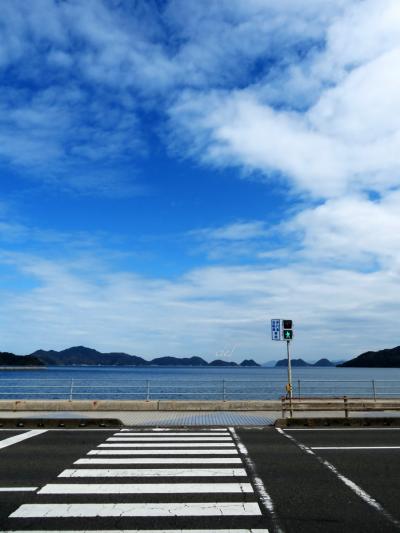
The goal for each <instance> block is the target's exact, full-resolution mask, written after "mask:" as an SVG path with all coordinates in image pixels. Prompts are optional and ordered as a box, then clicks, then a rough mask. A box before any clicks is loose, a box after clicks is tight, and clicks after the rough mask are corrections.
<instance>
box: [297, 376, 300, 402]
mask: <svg viewBox="0 0 400 533" xmlns="http://www.w3.org/2000/svg"><path fill="white" fill-rule="evenodd" d="M297 388H298V394H299V400H301V381H300V380H299V379H298V380H297Z"/></svg>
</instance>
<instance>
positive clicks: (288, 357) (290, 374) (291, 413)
mask: <svg viewBox="0 0 400 533" xmlns="http://www.w3.org/2000/svg"><path fill="white" fill-rule="evenodd" d="M286 349H287V373H288V396H289V407H290V416H291V417H293V410H292V399H293V389H292V363H291V362H290V341H286Z"/></svg>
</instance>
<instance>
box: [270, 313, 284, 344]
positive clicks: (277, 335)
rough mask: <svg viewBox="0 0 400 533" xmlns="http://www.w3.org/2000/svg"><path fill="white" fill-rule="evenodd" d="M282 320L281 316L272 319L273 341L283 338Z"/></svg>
mask: <svg viewBox="0 0 400 533" xmlns="http://www.w3.org/2000/svg"><path fill="white" fill-rule="evenodd" d="M281 322H282V320H281V319H280V318H273V319H272V320H271V338H272V340H273V341H281V340H282V327H281V326H282V324H281Z"/></svg>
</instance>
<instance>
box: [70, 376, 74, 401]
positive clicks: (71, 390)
mask: <svg viewBox="0 0 400 533" xmlns="http://www.w3.org/2000/svg"><path fill="white" fill-rule="evenodd" d="M73 390H74V378H71V386H70V388H69V399H70V401H71V400H72V396H73V394H74V393H73Z"/></svg>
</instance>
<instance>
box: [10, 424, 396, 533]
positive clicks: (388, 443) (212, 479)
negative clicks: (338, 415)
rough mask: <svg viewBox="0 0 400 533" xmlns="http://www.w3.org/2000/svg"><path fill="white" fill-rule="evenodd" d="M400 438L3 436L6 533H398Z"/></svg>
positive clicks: (244, 431)
mask: <svg viewBox="0 0 400 533" xmlns="http://www.w3.org/2000/svg"><path fill="white" fill-rule="evenodd" d="M399 495H400V430H399V429H397V430H396V429H382V428H380V429H377V430H372V429H354V430H350V429H340V430H329V429H322V430H309V429H307V430H294V429H292V430H285V431H281V430H280V431H278V430H276V429H273V428H236V430H235V429H233V428H218V429H217V430H212V429H210V428H190V429H177V430H174V429H171V428H168V430H164V431H160V430H158V431H156V430H151V429H149V428H147V429H146V428H142V429H138V428H134V429H131V430H122V431H119V430H118V431H116V430H47V431H33V432H30V431H26V430H24V431H1V430H0V531H1V532H17V531H36V532H39V531H60V532H61V531H69V532H78V531H79V532H83V531H114V532H115V531H116V530H118V532H124V531H131V532H132V531H135V532H136V531H138V530H139V531H140V532H141V533H142V532H147V531H157V532H160V531H162V532H174V533H176V532H177V531H179V533H180V532H182V533H185V532H186V531H188V532H189V531H190V532H192V533H195V532H196V531H201V532H202V533H204V532H207V533H212V532H218V531H219V532H220V533H221V532H224V533H228V532H229V533H253V532H255V533H267V532H268V531H269V532H292V531H293V532H307V533H312V532H318V533H321V532H323V533H325V532H352V533H353V532H358V531H360V532H363V533H365V532H391V531H398V530H400V506H399V505H398V503H397V502H398V497H399Z"/></svg>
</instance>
